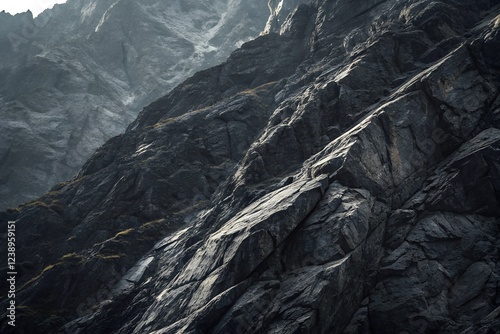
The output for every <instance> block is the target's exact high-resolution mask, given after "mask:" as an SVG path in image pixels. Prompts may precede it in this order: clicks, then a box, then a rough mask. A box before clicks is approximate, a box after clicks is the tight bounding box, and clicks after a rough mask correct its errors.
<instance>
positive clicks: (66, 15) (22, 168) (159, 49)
mask: <svg viewBox="0 0 500 334" xmlns="http://www.w3.org/2000/svg"><path fill="white" fill-rule="evenodd" d="M268 16H269V8H268V4H267V2H266V0H259V1H252V2H245V1H240V0H209V1H185V0H182V1H180V0H177V1H149V0H141V1H129V0H119V1H97V0H93V1H88V0H69V1H68V2H67V3H65V4H63V5H57V6H56V7H55V8H54V9H53V10H48V11H45V12H44V13H42V14H41V15H40V16H38V17H36V18H35V19H33V17H32V15H31V13H26V14H20V15H16V16H11V15H9V14H6V13H1V14H0V50H1V51H0V59H1V60H0V110H1V117H2V122H1V125H0V161H1V164H0V209H5V208H6V207H13V206H17V205H19V204H20V203H22V202H25V201H28V200H31V199H34V198H36V197H38V196H40V195H41V194H42V193H44V192H46V191H48V190H49V189H50V188H51V187H52V186H54V185H55V184H56V183H57V182H60V181H63V180H66V179H68V178H70V177H73V176H74V175H76V174H77V172H78V171H79V170H80V168H81V167H82V165H83V164H84V162H85V161H86V160H87V159H88V158H89V157H90V156H91V155H92V154H93V153H94V152H95V150H96V149H97V148H98V147H99V146H100V145H102V144H103V143H104V142H105V141H106V140H107V139H109V138H110V137H113V136H116V135H118V134H120V133H122V132H123V131H124V130H125V128H126V126H127V125H128V124H130V122H132V121H133V120H134V119H135V118H136V117H137V114H138V112H139V110H140V109H141V108H142V107H143V106H144V105H146V104H148V103H150V102H152V101H154V100H156V99H157V98H159V97H160V96H162V95H164V94H165V93H166V92H168V91H169V90H170V89H172V88H173V87H175V86H176V85H177V84H179V83H180V82H181V81H183V80H185V79H186V78H187V77H188V76H191V75H192V74H194V73H195V72H196V71H198V70H200V69H203V68H207V67H209V66H213V65H215V64H219V63H221V62H222V61H224V60H225V59H226V58H227V56H228V55H229V53H230V52H232V51H233V50H234V49H236V48H237V47H239V46H240V45H241V44H242V43H243V42H245V41H247V40H249V39H251V38H253V37H256V36H258V35H259V33H260V32H261V31H262V30H263V29H264V27H265V23H266V20H267V18H268Z"/></svg>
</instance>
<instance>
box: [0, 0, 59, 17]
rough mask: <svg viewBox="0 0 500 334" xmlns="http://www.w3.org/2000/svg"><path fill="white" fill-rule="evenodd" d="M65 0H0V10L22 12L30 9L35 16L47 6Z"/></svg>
mask: <svg viewBox="0 0 500 334" xmlns="http://www.w3.org/2000/svg"><path fill="white" fill-rule="evenodd" d="M64 2H66V0H0V12H1V11H3V10H5V11H6V12H9V13H11V14H16V13H22V12H25V11H27V10H28V9H29V10H31V12H32V13H33V16H37V15H38V14H40V13H41V12H43V11H44V10H45V9H47V8H51V7H52V6H54V4H56V3H64Z"/></svg>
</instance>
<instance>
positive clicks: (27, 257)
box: [1, 0, 500, 334]
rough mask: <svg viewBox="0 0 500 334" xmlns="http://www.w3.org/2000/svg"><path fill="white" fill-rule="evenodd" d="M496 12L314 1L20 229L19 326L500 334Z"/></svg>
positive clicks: (204, 76)
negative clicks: (498, 333)
mask: <svg viewBox="0 0 500 334" xmlns="http://www.w3.org/2000/svg"><path fill="white" fill-rule="evenodd" d="M271 3H272V4H274V2H271ZM275 5H276V4H275ZM499 15H500V6H499V4H498V2H495V1H443V2H440V1H427V0H420V1H404V2H403V1H396V0H394V1H391V0H387V1H342V0H337V1H322V0H317V1H312V2H310V3H309V4H302V5H299V6H298V7H296V10H294V11H292V12H291V13H290V15H288V16H287V17H286V18H285V19H284V21H282V22H279V26H277V23H276V22H278V21H277V19H276V20H275V21H274V23H272V24H270V26H271V27H273V28H272V29H271V30H270V31H273V32H271V33H269V34H268V35H265V36H261V37H259V38H257V39H256V40H253V41H251V42H248V43H245V44H243V45H242V47H241V48H240V49H238V50H237V51H235V52H234V53H233V54H232V55H231V56H230V57H229V59H228V60H227V61H226V62H224V63H223V64H221V65H219V66H217V67H213V68H210V69H208V70H205V71H202V72H198V73H197V74H195V75H194V76H193V77H191V78H190V79H188V80H186V81H185V82H183V83H182V84H181V85H179V86H177V87H176V88H175V89H173V90H172V91H171V92H170V93H169V94H167V95H166V96H164V97H162V98H161V99H159V100H157V101H156V102H154V103H152V104H150V105H149V106H148V107H146V108H144V110H143V111H142V112H141V114H140V115H139V117H138V118H137V119H136V120H135V121H134V122H133V123H132V124H131V125H130V126H129V128H128V130H127V132H126V133H125V134H123V135H120V136H118V137H115V138H113V139H111V140H110V141H108V142H107V143H106V144H105V145H104V146H102V147H101V148H100V149H99V150H98V151H97V152H96V153H95V154H94V156H93V157H92V158H91V159H90V160H88V161H87V163H86V164H85V166H84V167H83V169H82V170H81V171H80V173H79V175H78V176H77V177H75V178H73V179H71V180H70V181H68V182H65V183H62V184H59V185H58V186H56V187H54V188H53V189H52V191H51V192H50V193H48V194H46V195H44V196H42V197H41V198H40V199H39V200H38V201H37V202H32V203H30V204H27V205H24V206H21V207H19V208H18V209H16V210H9V211H7V212H4V213H2V214H1V215H2V218H3V219H16V220H17V223H16V228H17V230H18V255H17V256H18V258H19V259H22V260H21V261H23V262H22V263H20V264H19V269H18V271H19V277H18V280H19V282H18V284H20V285H19V286H20V289H19V291H18V295H17V298H18V303H19V304H20V305H23V308H22V309H20V310H19V315H18V316H19V318H18V321H19V324H20V325H19V326H20V328H21V330H24V332H26V333H37V332H40V333H47V332H57V331H58V329H61V328H62V329H61V331H62V332H64V331H65V332H67V333H193V334H194V333H346V334H347V333H349V334H350V333H371V334H374V333H495V332H497V331H499V330H500V318H499V314H500V308H499V307H500V300H499V295H498V288H499V274H500V272H499V266H498V259H499V249H500V244H499V241H498V240H500V238H499V218H500V211H499V210H500V203H499V198H500V197H499V189H500V164H499V160H500V159H499V156H500V119H499V114H500V100H499V97H498V96H499V88H498V87H499V72H498V59H497V58H498V57H497V53H496V52H495V51H497V50H498V47H497V46H498V36H499V34H498V29H499V28H500V25H499V24H498V20H499V19H498V18H499V17H500V16H499ZM279 16H280V15H279V14H274V17H279ZM272 19H273V18H271V20H272ZM2 291H6V289H3V288H2ZM4 305H6V304H5V303H3V304H2V305H1V307H2V308H3V307H4ZM3 326H4V327H2V328H3V329H4V328H6V325H5V324H4V325H3ZM55 328H57V329H55Z"/></svg>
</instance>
